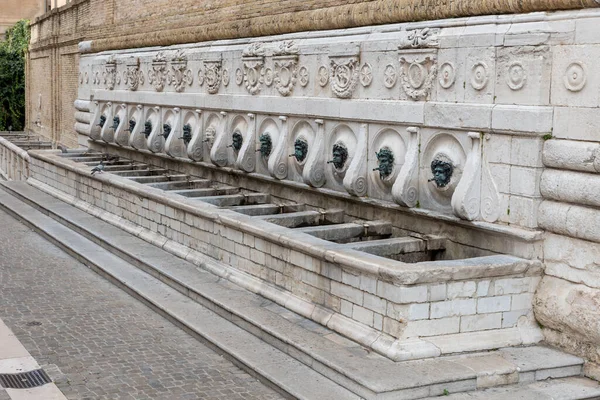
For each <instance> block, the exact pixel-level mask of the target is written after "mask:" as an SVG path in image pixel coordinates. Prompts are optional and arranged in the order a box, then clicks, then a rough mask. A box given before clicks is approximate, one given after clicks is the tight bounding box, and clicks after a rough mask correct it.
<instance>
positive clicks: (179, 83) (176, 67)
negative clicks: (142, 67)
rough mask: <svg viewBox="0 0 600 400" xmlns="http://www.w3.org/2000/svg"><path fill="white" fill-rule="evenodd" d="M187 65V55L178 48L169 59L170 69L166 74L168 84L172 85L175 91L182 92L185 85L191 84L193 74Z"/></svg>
mask: <svg viewBox="0 0 600 400" xmlns="http://www.w3.org/2000/svg"><path fill="white" fill-rule="evenodd" d="M187 65H188V58H187V55H186V54H185V52H184V51H183V50H178V51H177V53H175V55H174V56H173V58H172V59H171V69H170V71H169V73H168V75H167V81H168V83H169V85H173V86H174V87H175V91H176V92H183V91H184V90H185V87H186V85H188V86H191V85H192V83H193V82H194V75H193V74H192V71H191V70H190V69H189V68H188V66H187Z"/></svg>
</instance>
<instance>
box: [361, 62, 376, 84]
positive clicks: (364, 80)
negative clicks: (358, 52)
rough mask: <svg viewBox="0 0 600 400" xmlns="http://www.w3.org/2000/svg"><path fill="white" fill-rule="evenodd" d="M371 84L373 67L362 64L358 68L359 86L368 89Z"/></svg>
mask: <svg viewBox="0 0 600 400" xmlns="http://www.w3.org/2000/svg"><path fill="white" fill-rule="evenodd" d="M372 82H373V67H371V64H369V63H364V64H363V66H362V67H361V68H360V84H361V85H363V86H364V87H368V86H370V85H371V83H372Z"/></svg>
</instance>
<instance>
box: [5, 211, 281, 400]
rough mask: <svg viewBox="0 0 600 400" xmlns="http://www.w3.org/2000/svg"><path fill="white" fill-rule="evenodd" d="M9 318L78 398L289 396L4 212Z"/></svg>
mask: <svg viewBox="0 0 600 400" xmlns="http://www.w3.org/2000/svg"><path fill="white" fill-rule="evenodd" d="M0 318H1V319H3V320H4V322H5V323H6V324H7V325H8V327H10V329H11V330H12V331H13V332H14V334H15V335H16V337H17V338H18V339H19V340H20V341H21V342H22V343H23V345H24V347H25V348H26V349H27V350H28V351H29V353H31V355H32V356H33V357H34V358H35V360H37V362H39V364H40V365H41V366H42V368H44V370H45V371H46V372H47V373H48V375H49V376H50V377H51V378H52V380H53V381H54V382H55V383H56V385H57V386H58V388H59V389H60V390H61V391H62V392H63V393H64V395H65V396H66V397H67V398H68V399H78V400H101V399H106V400H120V399H131V400H133V399H135V400H142V399H160V400H163V399H164V400H178V399H182V400H183V399H187V400H196V399H203V400H204V399H206V400H213V399H214V400H225V399H227V400H235V399H250V400H252V399H261V400H263V399H264V400H271V399H280V398H281V396H280V395H279V394H278V393H276V392H274V391H273V390H271V389H270V388H268V387H266V386H264V385H263V384H261V383H260V382H258V381H257V380H256V379H255V378H253V377H252V376H250V375H248V374H247V373H245V372H244V371H242V370H240V369H239V368H238V367H236V366H235V365H233V364H232V363H231V362H229V361H228V360H227V359H224V358H223V357H221V356H220V355H219V354H217V353H215V352H214V351H212V350H211V349H210V348H208V347H206V346H204V345H203V344H202V343H200V342H198V341H197V340H195V339H193V338H191V337H190V336H188V335H187V334H186V333H184V332H183V331H181V330H180V329H178V328H177V327H175V326H174V325H173V324H171V323H170V322H169V321H167V320H165V319H164V318H162V317H161V316H159V315H158V314H156V313H154V312H153V311H151V310H150V309H148V308H147V307H146V306H144V305H143V304H142V303H140V302H138V301H137V300H135V299H133V298H132V297H130V296H129V295H128V294H126V293H125V292H123V291H121V290H120V289H118V288H116V287H115V286H113V285H112V284H110V283H109V282H107V281H105V280H104V279H103V278H101V277H100V276H98V275H96V274H95V273H94V272H92V271H90V270H89V269H88V268H87V267H86V266H84V265H83V264H81V263H79V262H78V261H76V260H75V259H73V258H72V257H70V256H69V255H67V254H66V253H64V252H63V251H61V250H60V249H58V248H57V247H55V246H54V245H52V244H51V243H49V242H47V241H46V240H44V239H43V238H41V237H40V236H38V235H37V234H36V233H34V232H32V231H31V230H30V229H28V228H27V227H26V226H25V225H23V224H21V223H20V222H18V221H16V220H15V219H13V218H12V217H10V216H9V215H7V214H6V213H4V212H2V211H0ZM3 394H5V393H3V392H1V391H0V400H5V399H4V398H2V395H3ZM19 400H21V399H19ZM23 400H25V399H23ZM27 400H29V399H27ZM44 400H48V399H44Z"/></svg>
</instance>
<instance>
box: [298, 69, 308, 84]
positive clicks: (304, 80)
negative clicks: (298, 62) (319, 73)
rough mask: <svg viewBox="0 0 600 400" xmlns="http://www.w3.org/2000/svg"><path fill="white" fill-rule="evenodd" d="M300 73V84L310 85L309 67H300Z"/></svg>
mask: <svg viewBox="0 0 600 400" xmlns="http://www.w3.org/2000/svg"><path fill="white" fill-rule="evenodd" d="M298 75H299V77H300V86H302V87H305V86H306V85H308V80H309V77H308V68H306V67H300V70H299V71H298Z"/></svg>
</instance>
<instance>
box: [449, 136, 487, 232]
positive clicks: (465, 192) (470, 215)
mask: <svg viewBox="0 0 600 400" xmlns="http://www.w3.org/2000/svg"><path fill="white" fill-rule="evenodd" d="M469 137H470V138H471V151H470V152H469V155H468V157H467V162H466V164H465V169H464V171H463V174H462V178H461V180H460V181H459V183H458V185H457V186H456V190H455V191H454V194H453V195H452V209H453V210H454V214H456V216H458V217H459V218H462V219H466V220H467V221H473V220H475V219H477V218H478V217H479V214H480V206H481V136H480V134H479V133H477V132H469Z"/></svg>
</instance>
